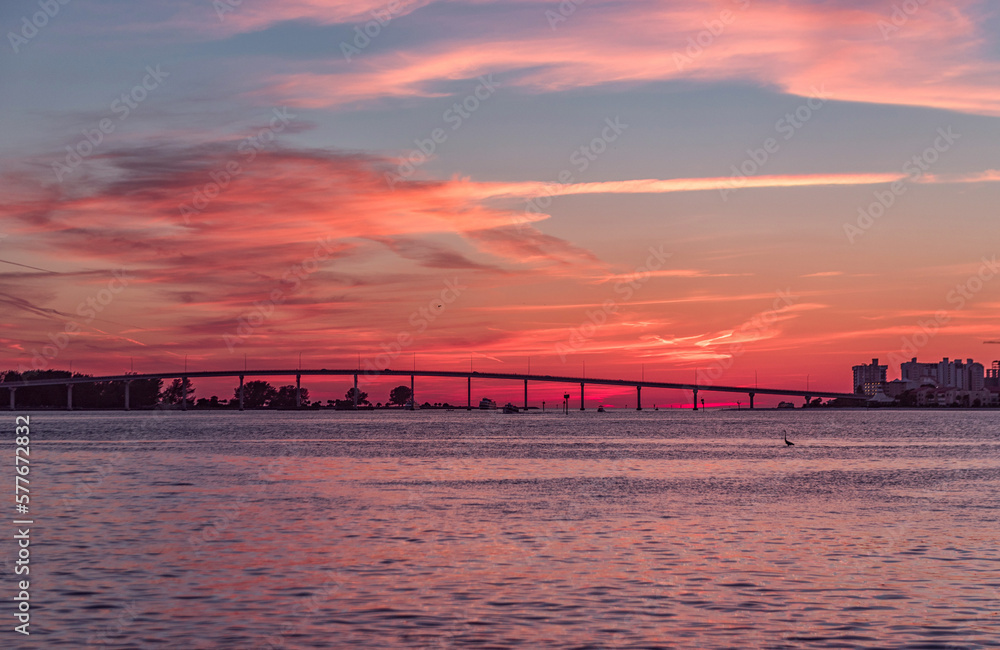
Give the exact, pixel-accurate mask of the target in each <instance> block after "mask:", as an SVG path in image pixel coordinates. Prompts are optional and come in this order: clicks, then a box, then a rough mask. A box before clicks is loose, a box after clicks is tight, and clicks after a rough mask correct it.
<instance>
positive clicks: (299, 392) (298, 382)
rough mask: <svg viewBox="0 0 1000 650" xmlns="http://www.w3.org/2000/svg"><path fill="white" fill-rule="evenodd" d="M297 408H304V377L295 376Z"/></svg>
mask: <svg viewBox="0 0 1000 650" xmlns="http://www.w3.org/2000/svg"><path fill="white" fill-rule="evenodd" d="M295 408H302V375H295Z"/></svg>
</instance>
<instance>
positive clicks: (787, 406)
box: [778, 402, 795, 409]
mask: <svg viewBox="0 0 1000 650" xmlns="http://www.w3.org/2000/svg"><path fill="white" fill-rule="evenodd" d="M778 408H779V409H793V408H795V404H792V403H791V402H778Z"/></svg>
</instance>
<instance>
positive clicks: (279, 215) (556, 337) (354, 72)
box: [0, 0, 1000, 404]
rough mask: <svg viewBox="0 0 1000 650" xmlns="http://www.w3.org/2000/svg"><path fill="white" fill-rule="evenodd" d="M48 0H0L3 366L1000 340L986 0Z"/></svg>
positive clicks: (842, 355) (168, 366)
mask: <svg viewBox="0 0 1000 650" xmlns="http://www.w3.org/2000/svg"><path fill="white" fill-rule="evenodd" d="M41 5H46V3H45V2H42V3H41ZM51 5H52V7H54V9H53V8H52V7H50V13H53V14H54V15H51V16H49V15H45V14H44V12H43V10H42V9H40V8H39V7H40V5H39V2H38V1H37V0H32V1H31V2H28V1H24V0H17V1H11V2H4V3H3V4H2V5H0V27H2V28H3V33H4V42H3V44H2V46H0V47H2V50H3V51H2V53H0V83H2V92H0V111H2V115H3V118H4V125H5V126H4V129H3V130H2V131H0V174H2V177H3V178H2V181H3V182H2V184H0V192H2V198H0V219H2V221H0V260H3V263H0V274H2V275H0V303H2V306H0V309H2V313H3V318H2V320H0V348H2V350H3V360H2V362H0V367H2V368H9V369H18V368H21V369H28V368H58V369H67V368H69V366H70V363H71V362H72V364H73V369H74V371H78V372H86V373H91V374H106V373H118V372H122V371H126V370H128V369H129V368H130V366H131V367H133V368H134V369H135V370H136V371H138V372H146V371H156V370H176V369H179V368H181V367H183V365H184V363H185V357H186V363H187V367H188V368H189V369H192V370H214V369H229V368H241V367H243V364H244V355H246V359H247V361H246V363H247V365H248V366H250V367H260V368H279V367H292V368H294V367H296V366H297V365H298V363H299V359H298V357H299V354H300V353H301V355H302V367H316V368H318V367H326V368H334V367H355V366H356V365H357V364H359V363H360V364H361V365H362V367H365V366H366V365H367V364H371V367H378V368H383V367H390V368H395V369H405V368H410V367H412V366H413V364H414V363H415V364H416V366H417V367H420V368H427V369H467V368H468V367H469V366H470V363H471V364H472V366H473V367H474V368H475V369H476V370H480V371H486V370H491V371H499V372H523V371H525V370H527V367H528V363H529V358H530V366H531V370H532V372H536V373H540V374H568V375H578V374H580V373H581V372H583V366H584V364H586V374H587V375H588V376H594V377H596V376H601V377H636V378H638V377H639V376H640V374H641V373H643V372H644V373H645V377H646V378H647V379H658V380H662V381H692V380H694V379H695V378H698V379H699V380H700V382H703V383H716V384H728V385H734V384H735V385H742V384H752V383H753V382H754V377H755V373H756V376H757V381H759V384H760V385H761V386H774V387H804V386H805V385H806V382H807V380H808V381H809V382H810V385H811V386H813V387H822V388H825V389H827V390H837V391H845V392H846V391H850V390H851V385H850V384H851V374H850V372H851V366H852V365H855V364H858V363H864V362H867V361H870V359H871V358H873V357H879V358H880V359H881V360H882V361H883V362H885V361H890V362H891V363H890V368H889V377H890V378H894V377H898V376H899V365H898V363H899V361H900V360H901V359H909V358H910V357H911V356H917V357H919V358H920V359H921V360H928V361H930V360H940V358H941V357H942V356H948V357H961V358H966V357H972V358H974V359H976V360H977V361H980V362H981V363H983V364H984V365H986V366H987V367H989V365H990V363H991V362H992V360H993V359H994V358H1000V346H997V345H990V344H985V343H984V342H985V341H990V340H997V339H1000V322H998V321H1000V278H997V275H998V274H1000V261H998V260H996V256H997V255H1000V220H998V212H997V207H998V206H1000V37H998V34H1000V5H998V4H997V3H995V2H985V1H984V2H971V1H954V2H919V1H918V0H910V1H909V2H890V1H889V0H886V1H885V2H861V1H853V2H848V1H834V0H830V1H820V0H816V1H805V2H791V1H783V2H769V1H760V0H739V1H734V0H726V1H721V2H707V1H706V2H693V1H692V2H685V1H677V2H645V1H641V0H640V1H633V2H602V1H600V0H586V1H583V0H579V1H578V2H573V0H565V1H564V2H562V3H561V4H560V3H559V2H556V1H554V0H549V1H546V2H535V1H533V0H510V1H506V2H486V1H481V0H451V1H449V2H435V1H433V0H417V1H411V2H405V1H403V2H385V1H379V2H370V1H368V0H283V1H282V2H264V1H263V0H242V2H240V3H237V2H236V0H217V1H216V2H214V3H213V2H212V1H211V0H176V1H170V2H167V1H162V2H131V1H125V0H118V1H112V0H103V1H102V0H72V1H70V2H67V3H66V4H64V5H63V4H60V3H59V2H58V1H57V0H51ZM46 6H47V5H46ZM43 19H44V20H43ZM33 20H34V22H35V25H33V24H32V21H33ZM39 24H40V25H41V26H40V27H36V25H39ZM911 344H912V345H911ZM911 352H912V353H911ZM395 383H399V382H376V383H373V384H372V391H373V394H376V395H377V396H378V398H379V399H380V400H384V399H385V395H386V394H387V393H388V389H389V388H391V386H392V385H395ZM341 384H343V385H341ZM226 385H227V384H221V385H220V386H221V387H219V388H217V389H216V387H215V386H206V388H204V389H201V390H199V395H206V394H207V393H208V391H209V390H211V391H212V392H218V394H219V395H220V396H225V397H229V396H230V395H231V388H228V389H227V388H225V386H226ZM310 385H311V386H313V387H314V391H315V396H317V397H322V398H324V399H325V398H327V397H337V396H341V395H342V394H343V391H344V390H346V388H347V385H346V384H345V383H344V382H340V383H337V382H329V383H327V384H320V383H316V384H310ZM424 385H425V386H427V387H428V388H427V389H425V391H424V392H423V393H421V394H420V395H418V401H423V400H424V399H429V400H430V401H438V400H442V399H453V400H454V399H456V398H461V401H463V402H464V396H465V387H464V381H461V382H451V383H447V382H442V383H439V384H431V383H429V382H425V384H424ZM563 390H564V389H563V388H562V387H560V386H553V387H547V388H541V387H540V388H539V389H538V391H539V392H538V393H537V395H538V399H542V398H543V397H542V392H543V391H545V395H547V397H544V398H545V399H550V400H551V399H555V396H556V395H557V394H559V395H561V393H562V392H563ZM227 391H228V392H227ZM508 392H509V395H510V397H511V398H513V397H515V396H517V395H519V392H520V387H519V386H509V387H503V386H501V385H496V386H495V387H494V386H490V387H488V388H487V387H483V388H482V389H480V388H478V387H477V389H476V390H475V392H474V395H473V397H474V399H475V400H477V401H478V399H479V398H480V397H482V396H486V395H489V396H492V397H493V398H494V399H503V398H504V396H505V395H507V394H508ZM588 392H590V391H588ZM592 394H593V396H594V398H595V399H606V400H607V401H609V402H611V403H618V404H624V403H625V402H628V401H630V400H632V403H633V404H634V394H633V392H632V391H627V390H626V391H620V390H618V389H612V388H608V389H606V390H603V391H602V390H600V389H598V388H597V387H594V389H593V393H592ZM704 397H706V401H707V402H712V401H719V402H720V403H722V402H726V401H729V400H732V399H735V398H734V397H732V396H726V395H725V394H722V395H714V396H713V395H711V394H708V395H704ZM644 399H646V400H648V401H649V402H650V403H653V402H656V401H661V402H663V403H668V402H670V401H681V400H682V399H683V396H681V395H680V394H677V395H667V394H664V395H663V396H662V397H649V398H647V397H646V396H645V395H644Z"/></svg>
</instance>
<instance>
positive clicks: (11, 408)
mask: <svg viewBox="0 0 1000 650" xmlns="http://www.w3.org/2000/svg"><path fill="white" fill-rule="evenodd" d="M16 390H17V389H16V388H14V387H13V386H11V387H9V388H8V389H7V392H9V393H10V410H11V411H13V410H14V391H16Z"/></svg>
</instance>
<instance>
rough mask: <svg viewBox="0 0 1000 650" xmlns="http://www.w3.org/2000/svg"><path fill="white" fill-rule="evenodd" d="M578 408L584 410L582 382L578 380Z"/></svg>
mask: <svg viewBox="0 0 1000 650" xmlns="http://www.w3.org/2000/svg"><path fill="white" fill-rule="evenodd" d="M580 410H581V411H582V410H584V409H583V382H582V381H581V382H580Z"/></svg>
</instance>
